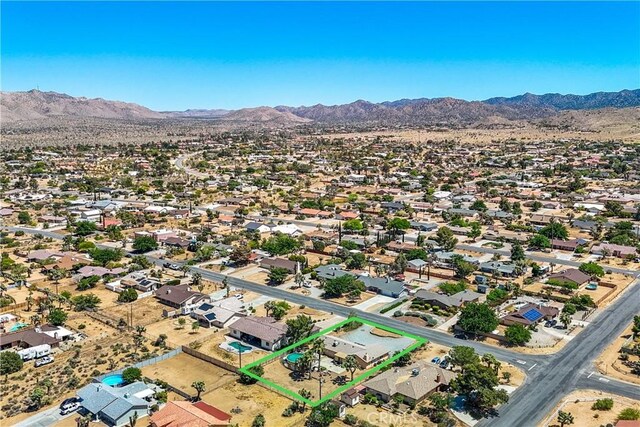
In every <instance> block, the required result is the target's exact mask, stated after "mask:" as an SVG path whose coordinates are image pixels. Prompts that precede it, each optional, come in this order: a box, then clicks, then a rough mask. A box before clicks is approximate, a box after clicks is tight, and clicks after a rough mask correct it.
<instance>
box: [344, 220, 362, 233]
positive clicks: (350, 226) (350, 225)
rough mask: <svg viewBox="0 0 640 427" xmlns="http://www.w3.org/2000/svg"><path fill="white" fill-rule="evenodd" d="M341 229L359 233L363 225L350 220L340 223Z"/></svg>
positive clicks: (359, 221)
mask: <svg viewBox="0 0 640 427" xmlns="http://www.w3.org/2000/svg"><path fill="white" fill-rule="evenodd" d="M342 228H344V229H345V230H349V231H361V230H362V229H363V228H364V224H362V221H361V220H359V219H350V220H347V221H345V222H343V223H342Z"/></svg>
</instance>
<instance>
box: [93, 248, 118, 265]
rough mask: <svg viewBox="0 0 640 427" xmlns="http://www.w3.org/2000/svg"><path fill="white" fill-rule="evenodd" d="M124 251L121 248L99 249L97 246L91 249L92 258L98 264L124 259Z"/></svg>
mask: <svg viewBox="0 0 640 427" xmlns="http://www.w3.org/2000/svg"><path fill="white" fill-rule="evenodd" d="M122 255H123V254H122V251H121V250H120V249H110V248H105V249H99V248H96V249H94V250H92V251H91V258H93V260H94V261H95V262H97V263H98V264H100V265H102V266H106V265H107V264H109V263H110V262H117V261H120V260H121V259H122Z"/></svg>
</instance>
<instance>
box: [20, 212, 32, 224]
mask: <svg viewBox="0 0 640 427" xmlns="http://www.w3.org/2000/svg"><path fill="white" fill-rule="evenodd" d="M18 222H19V223H20V224H30V223H31V215H29V212H27V211H20V212H18Z"/></svg>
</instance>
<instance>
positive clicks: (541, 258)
mask: <svg viewBox="0 0 640 427" xmlns="http://www.w3.org/2000/svg"><path fill="white" fill-rule="evenodd" d="M456 249H463V250H467V251H475V252H480V253H483V254H498V255H502V256H506V257H509V256H511V252H510V251H508V250H504V249H493V248H485V247H482V246H473V245H465V244H458V245H456ZM525 254H526V256H527V258H529V259H531V260H533V261H538V262H549V263H550V262H553V263H554V264H562V265H569V266H572V267H580V265H582V262H580V261H572V260H567V259H560V258H555V257H549V256H544V255H540V254H537V253H535V252H531V251H527V252H525ZM607 270H611V271H613V272H614V273H621V274H627V275H630V276H632V277H640V271H638V270H631V269H628V268H620V267H609V266H607Z"/></svg>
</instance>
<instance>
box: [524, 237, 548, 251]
mask: <svg viewBox="0 0 640 427" xmlns="http://www.w3.org/2000/svg"><path fill="white" fill-rule="evenodd" d="M529 247H530V248H531V249H537V250H542V249H547V248H550V247H551V241H550V240H549V238H548V237H547V236H544V235H542V234H534V235H533V236H532V237H531V239H529Z"/></svg>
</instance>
